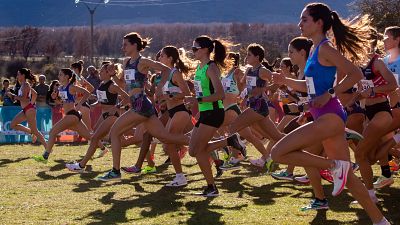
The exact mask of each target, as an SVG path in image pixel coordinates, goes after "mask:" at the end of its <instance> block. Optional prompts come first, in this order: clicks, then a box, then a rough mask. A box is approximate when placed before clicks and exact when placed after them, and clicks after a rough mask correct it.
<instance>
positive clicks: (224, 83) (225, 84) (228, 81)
mask: <svg viewBox="0 0 400 225" xmlns="http://www.w3.org/2000/svg"><path fill="white" fill-rule="evenodd" d="M221 82H222V86H223V87H224V89H225V90H229V88H230V87H231V79H229V78H222V80H221Z"/></svg>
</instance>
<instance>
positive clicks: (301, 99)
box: [297, 97, 308, 105]
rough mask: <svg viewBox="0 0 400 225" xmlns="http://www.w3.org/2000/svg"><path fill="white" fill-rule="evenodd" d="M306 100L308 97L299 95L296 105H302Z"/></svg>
mask: <svg viewBox="0 0 400 225" xmlns="http://www.w3.org/2000/svg"><path fill="white" fill-rule="evenodd" d="M307 102H308V97H299V101H298V102H297V104H298V105H304V104H306V103H307Z"/></svg>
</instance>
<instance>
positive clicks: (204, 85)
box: [194, 61, 224, 112]
mask: <svg viewBox="0 0 400 225" xmlns="http://www.w3.org/2000/svg"><path fill="white" fill-rule="evenodd" d="M210 63H211V61H210V62H209V63H207V65H205V66H204V67H203V68H200V65H198V66H197V68H196V75H195V77H194V89H195V91H196V97H207V96H210V95H212V94H213V93H214V87H213V85H212V83H211V80H210V79H209V78H208V76H207V69H208V66H209V64H210ZM223 108H224V105H223V104H222V101H221V100H218V101H216V102H199V111H200V112H202V111H207V110H215V109H223Z"/></svg>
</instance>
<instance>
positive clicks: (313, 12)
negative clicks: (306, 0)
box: [306, 3, 370, 61]
mask: <svg viewBox="0 0 400 225" xmlns="http://www.w3.org/2000/svg"><path fill="white" fill-rule="evenodd" d="M306 9H307V10H309V14H310V16H311V17H312V18H313V20H314V21H317V20H319V19H320V20H322V22H323V28H322V31H323V32H324V33H326V32H328V30H329V29H332V32H333V36H334V43H335V45H336V48H337V50H338V51H339V52H340V53H342V54H343V55H344V56H346V57H348V58H354V59H355V60H357V61H360V60H362V58H363V57H365V56H366V55H367V52H366V48H365V47H364V46H366V45H367V44H368V41H367V40H368V37H369V22H370V21H369V19H368V17H366V16H364V17H361V18H359V19H358V20H357V21H356V22H355V23H353V24H352V25H350V24H349V23H348V22H345V21H342V20H341V19H340V17H339V15H338V13H337V12H336V11H331V9H330V8H329V7H328V6H327V5H326V4H323V3H311V4H308V5H307V6H306Z"/></svg>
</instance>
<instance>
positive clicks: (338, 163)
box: [332, 160, 351, 196]
mask: <svg viewBox="0 0 400 225" xmlns="http://www.w3.org/2000/svg"><path fill="white" fill-rule="evenodd" d="M334 162H335V168H334V169H332V176H333V184H334V185H333V191H332V195H333V196H337V195H339V194H340V193H341V192H342V191H343V189H344V187H345V186H346V183H347V174H348V173H349V169H350V168H351V163H350V162H348V161H343V160H335V161H334Z"/></svg>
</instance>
